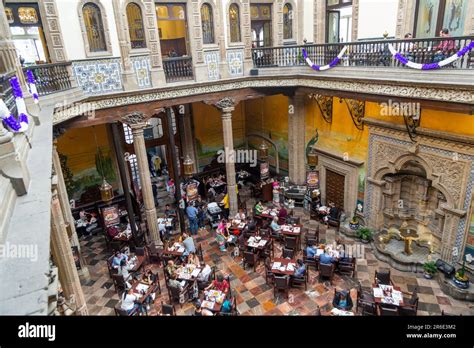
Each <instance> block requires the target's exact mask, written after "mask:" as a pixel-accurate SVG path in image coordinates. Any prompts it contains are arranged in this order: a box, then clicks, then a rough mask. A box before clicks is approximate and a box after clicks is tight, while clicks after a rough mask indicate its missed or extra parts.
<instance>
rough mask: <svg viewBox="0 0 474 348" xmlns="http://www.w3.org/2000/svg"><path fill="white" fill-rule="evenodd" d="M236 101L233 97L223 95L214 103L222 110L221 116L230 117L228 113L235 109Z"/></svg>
mask: <svg viewBox="0 0 474 348" xmlns="http://www.w3.org/2000/svg"><path fill="white" fill-rule="evenodd" d="M235 105H236V102H235V100H234V99H232V98H229V97H225V98H223V99H221V100H219V101H218V102H217V103H215V104H214V106H215V107H216V108H218V109H219V110H220V111H221V112H222V117H223V118H224V117H230V113H231V112H232V111H234V110H235Z"/></svg>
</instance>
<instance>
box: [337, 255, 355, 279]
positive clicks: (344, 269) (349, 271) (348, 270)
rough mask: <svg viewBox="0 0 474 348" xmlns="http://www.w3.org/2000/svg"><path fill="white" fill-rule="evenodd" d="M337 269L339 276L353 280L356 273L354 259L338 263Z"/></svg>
mask: <svg viewBox="0 0 474 348" xmlns="http://www.w3.org/2000/svg"><path fill="white" fill-rule="evenodd" d="M337 268H338V271H339V273H340V274H342V275H347V276H349V277H351V278H354V277H355V271H356V258H355V257H352V258H351V259H349V260H347V261H342V260H341V261H339V263H338V266H337Z"/></svg>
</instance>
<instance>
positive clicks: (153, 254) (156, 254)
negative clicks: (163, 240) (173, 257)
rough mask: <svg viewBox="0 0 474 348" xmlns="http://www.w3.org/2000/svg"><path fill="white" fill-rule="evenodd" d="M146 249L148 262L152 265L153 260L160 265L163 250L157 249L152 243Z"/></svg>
mask: <svg viewBox="0 0 474 348" xmlns="http://www.w3.org/2000/svg"><path fill="white" fill-rule="evenodd" d="M146 248H147V254H148V261H149V262H150V263H152V262H153V260H155V261H156V262H157V263H160V262H161V260H162V257H163V249H158V248H157V247H156V245H155V244H153V243H151V244H149V245H147V247H146Z"/></svg>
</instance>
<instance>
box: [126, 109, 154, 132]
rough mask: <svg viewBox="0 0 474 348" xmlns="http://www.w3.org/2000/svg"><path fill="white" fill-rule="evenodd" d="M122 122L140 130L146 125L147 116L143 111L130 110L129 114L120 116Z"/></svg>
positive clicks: (135, 129)
mask: <svg viewBox="0 0 474 348" xmlns="http://www.w3.org/2000/svg"><path fill="white" fill-rule="evenodd" d="M121 118H122V122H123V123H125V124H127V125H128V126H130V128H132V130H133V131H140V130H143V128H145V127H146V125H147V123H146V122H147V120H148V117H146V116H145V114H144V113H143V112H132V113H131V114H128V115H125V116H122V117H121Z"/></svg>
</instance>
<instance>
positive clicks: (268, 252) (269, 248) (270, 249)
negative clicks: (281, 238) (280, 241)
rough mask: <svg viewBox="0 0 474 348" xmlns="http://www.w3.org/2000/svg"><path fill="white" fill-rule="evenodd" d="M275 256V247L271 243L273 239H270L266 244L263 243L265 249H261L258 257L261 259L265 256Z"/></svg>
mask: <svg viewBox="0 0 474 348" xmlns="http://www.w3.org/2000/svg"><path fill="white" fill-rule="evenodd" d="M274 256H275V249H274V245H273V239H270V240H269V241H268V242H267V245H265V249H263V251H262V253H261V254H260V257H262V258H263V259H266V258H267V257H272V258H273V257H274Z"/></svg>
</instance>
